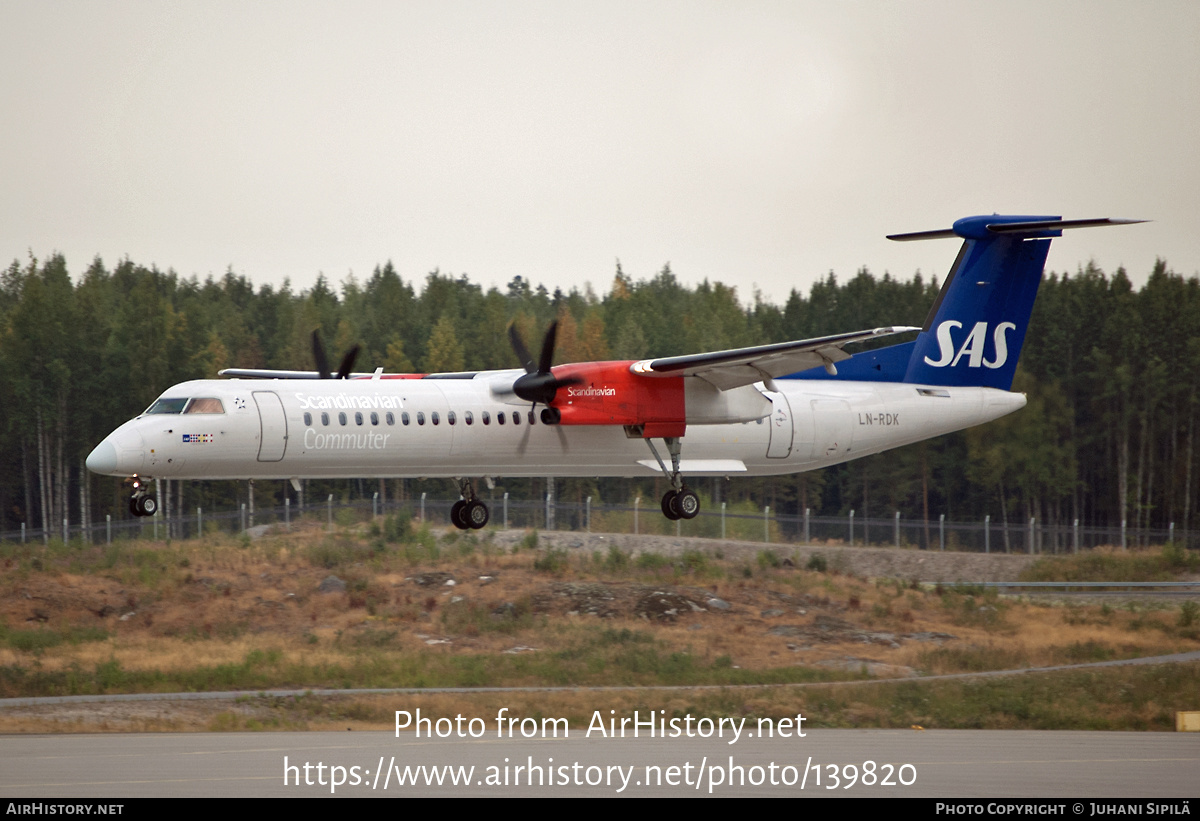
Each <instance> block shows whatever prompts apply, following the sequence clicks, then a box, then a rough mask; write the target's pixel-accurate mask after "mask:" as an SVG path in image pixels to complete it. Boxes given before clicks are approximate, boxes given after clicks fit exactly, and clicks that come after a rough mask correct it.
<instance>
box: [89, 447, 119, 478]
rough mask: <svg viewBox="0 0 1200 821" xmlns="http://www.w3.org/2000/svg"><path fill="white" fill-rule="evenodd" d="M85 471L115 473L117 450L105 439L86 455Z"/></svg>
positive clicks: (105, 473)
mask: <svg viewBox="0 0 1200 821" xmlns="http://www.w3.org/2000/svg"><path fill="white" fill-rule="evenodd" d="M87 469H88V470H90V471H91V472H92V473H100V474H104V475H107V474H111V473H116V472H117V449H116V448H115V447H113V443H112V442H110V441H109V440H108V439H105V440H104V441H103V442H101V443H100V444H98V445H96V447H95V449H93V450H92V452H91V453H89V454H88V458H87Z"/></svg>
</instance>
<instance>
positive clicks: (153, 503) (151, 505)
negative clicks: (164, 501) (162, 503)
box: [137, 496, 158, 516]
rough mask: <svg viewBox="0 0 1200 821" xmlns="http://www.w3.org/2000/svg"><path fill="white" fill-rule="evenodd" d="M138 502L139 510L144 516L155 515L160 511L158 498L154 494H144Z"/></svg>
mask: <svg viewBox="0 0 1200 821" xmlns="http://www.w3.org/2000/svg"><path fill="white" fill-rule="evenodd" d="M137 504H138V510H139V511H140V512H141V515H143V516H153V515H154V514H155V513H157V512H158V500H157V499H155V498H154V497H153V496H143V497H142V498H141V499H139V500H138V503H137Z"/></svg>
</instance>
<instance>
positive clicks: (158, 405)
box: [146, 397, 187, 413]
mask: <svg viewBox="0 0 1200 821" xmlns="http://www.w3.org/2000/svg"><path fill="white" fill-rule="evenodd" d="M186 404H187V398H186V397H184V398H183V399H158V400H156V401H155V402H154V404H153V405H151V406H150V407H149V408H147V409H146V413H183V406H184V405H186Z"/></svg>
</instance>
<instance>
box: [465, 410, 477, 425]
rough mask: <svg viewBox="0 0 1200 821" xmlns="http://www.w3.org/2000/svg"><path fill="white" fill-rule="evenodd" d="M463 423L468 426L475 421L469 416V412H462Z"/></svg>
mask: <svg viewBox="0 0 1200 821" xmlns="http://www.w3.org/2000/svg"><path fill="white" fill-rule="evenodd" d="M463 421H464V422H466V423H467V424H468V425H470V424H471V423H473V422H474V421H475V417H474V416H472V415H471V412H470V411H463Z"/></svg>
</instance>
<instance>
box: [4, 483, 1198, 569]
mask: <svg viewBox="0 0 1200 821" xmlns="http://www.w3.org/2000/svg"><path fill="white" fill-rule="evenodd" d="M455 501H457V498H432V497H429V496H428V495H427V494H422V496H420V497H417V498H409V499H403V500H395V499H388V500H381V499H380V498H379V496H378V494H376V495H375V496H374V498H371V499H358V500H353V501H345V500H335V499H333V497H329V498H327V499H325V500H322V501H318V502H309V503H308V504H306V505H304V506H303V507H300V506H299V505H294V504H291V503H290V501H289V502H288V503H287V504H284V505H277V506H274V507H265V508H263V507H260V508H258V509H251V508H249V507H248V506H247V505H246V504H244V503H243V504H241V505H240V507H238V508H235V509H223V510H215V511H208V510H204V509H203V508H190V509H188V510H187V511H176V510H168V511H160V512H159V514H158V515H155V516H151V517H144V518H135V517H132V516H128V517H121V518H115V517H107V518H106V519H105V520H104V521H100V522H93V523H92V524H90V525H89V526H87V527H83V526H81V525H79V524H73V525H72V524H70V523H69V522H66V521H64V522H62V524H61V527H60V528H50V529H47V530H42V529H40V528H38V529H32V528H25V527H22V528H21V529H20V530H10V531H5V532H2V533H0V541H6V542H28V543H37V542H43V543H44V542H47V541H49V540H51V539H54V540H62V541H64V542H68V541H71V540H77V539H78V540H82V541H86V542H89V543H93V544H95V543H101V544H103V543H109V542H112V541H113V540H114V539H133V538H145V539H194V538H197V537H198V536H200V535H201V534H212V533H227V534H237V533H243V532H251V533H252V534H253V533H255V532H261V531H263V530H266V529H274V530H275V531H278V530H280V529H284V530H287V529H290V528H292V527H297V528H298V527H305V528H309V529H312V528H314V527H321V526H324V527H325V528H327V529H330V530H333V529H335V528H338V527H346V526H351V525H354V524H356V523H362V522H367V521H370V520H372V519H374V518H375V517H382V516H391V515H397V514H402V515H407V516H409V517H411V518H412V520H413V521H414V522H416V523H421V522H425V523H428V524H430V525H431V526H436V527H441V526H448V525H450V508H451V506H452V505H453V504H454V502H455ZM483 501H485V502H486V503H487V505H488V507H489V509H490V511H491V521H490V522H489V524H488V526H489V527H496V528H516V529H531V528H536V529H542V530H563V531H596V532H604V533H641V534H659V535H664V536H670V535H676V536H685V537H700V538H711V539H731V540H738V541H755V542H764V543H774V544H822V545H843V546H847V545H849V546H870V547H894V548H901V549H917V550H951V551H959V552H970V553H1023V554H1026V553H1033V554H1064V553H1075V552H1079V551H1081V550H1090V549H1093V548H1095V547H1099V546H1112V547H1119V548H1137V547H1147V546H1152V545H1162V544H1166V543H1168V542H1173V543H1175V544H1177V545H1179V546H1182V547H1184V548H1187V549H1193V550H1194V549H1200V534H1196V533H1190V532H1187V531H1186V530H1183V529H1179V528H1176V527H1175V526H1174V524H1172V525H1171V526H1170V527H1167V528H1139V529H1134V528H1131V527H1092V526H1085V525H1083V524H1081V523H1079V522H1077V521H1076V522H1071V523H1069V524H1046V523H1043V522H1039V521H1037V520H1036V519H1030V520H1028V521H1025V522H1012V521H1010V522H996V521H993V520H991V519H990V517H989V518H985V519H984V521H982V522H980V521H976V522H961V521H959V522H952V521H947V520H946V519H945V517H944V516H939V517H938V518H937V519H929V520H925V519H906V518H904V517H902V516H900V515H899V514H898V513H893V514H892V515H891V516H888V517H878V516H874V517H867V516H858V515H856V513H855V512H854V511H851V512H850V513H849V514H848V515H845V516H814V515H811V514H810V513H808V512H806V513H804V514H800V515H795V514H779V513H775V512H774V511H772V510H771V509H770V508H769V507H768V508H764V509H763V510H762V511H761V512H757V513H747V512H734V511H732V510H729V509H728V506H727V505H726V504H725V503H719V507H718V506H717V505H713V504H710V505H708V506H707V507H706V508H704V509H702V510H701V512H700V515H698V516H697V517H696V518H695V519H691V520H687V521H684V520H679V521H669V520H667V519H666V518H665V517H664V516H663V515H662V512H661V510H660V509H659V503H658V501H657V500H646V499H639V500H637V501H635V502H634V504H632V505H611V504H599V503H596V504H593V503H592V501H591V499H590V498H589V499H587V500H585V501H584V502H583V503H576V502H565V501H562V500H551V499H546V500H544V501H531V500H526V499H520V500H518V499H510V498H509V497H508V494H504V495H503V496H499V495H495V496H490V497H487V498H484V499H483ZM739 511H744V506H739Z"/></svg>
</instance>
